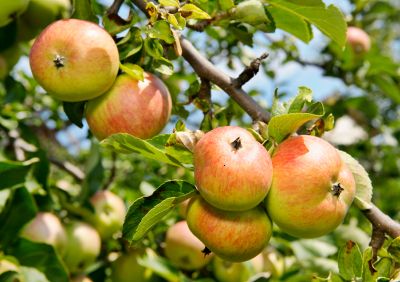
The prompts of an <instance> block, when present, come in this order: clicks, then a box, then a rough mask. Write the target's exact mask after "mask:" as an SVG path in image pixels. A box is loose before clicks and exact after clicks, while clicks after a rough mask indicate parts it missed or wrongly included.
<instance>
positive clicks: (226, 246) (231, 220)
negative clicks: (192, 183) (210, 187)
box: [186, 197, 272, 262]
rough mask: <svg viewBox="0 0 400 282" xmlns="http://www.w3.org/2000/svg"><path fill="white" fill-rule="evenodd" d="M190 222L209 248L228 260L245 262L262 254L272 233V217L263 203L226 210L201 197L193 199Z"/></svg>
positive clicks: (189, 213) (188, 214) (190, 207)
mask: <svg viewBox="0 0 400 282" xmlns="http://www.w3.org/2000/svg"><path fill="white" fill-rule="evenodd" d="M186 220H187V223H188V225H189V228H190V230H191V231H192V232H193V234H194V235H195V236H196V237H197V238H199V239H200V241H202V242H203V243H204V244H205V245H206V247H207V248H208V249H210V250H211V251H212V252H214V253H215V254H216V255H217V256H219V257H221V258H222V259H224V260H227V261H233V262H241V261H246V260H249V259H251V258H253V257H255V256H256V255H258V254H259V253H260V252H261V251H262V250H263V249H264V247H265V246H266V245H267V244H268V241H269V239H270V237H271V233H272V227H271V221H270V220H269V218H268V216H267V214H266V213H265V211H264V210H263V209H262V208H261V207H256V208H253V209H251V210H247V211H240V212H232V211H222V210H219V209H217V208H214V207H213V206H211V205H209V204H208V203H207V202H206V201H205V200H204V199H202V198H201V197H195V198H193V199H192V200H191V202H190V203H189V207H188V211H187V218H186Z"/></svg>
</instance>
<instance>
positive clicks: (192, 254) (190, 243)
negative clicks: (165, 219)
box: [164, 221, 213, 270]
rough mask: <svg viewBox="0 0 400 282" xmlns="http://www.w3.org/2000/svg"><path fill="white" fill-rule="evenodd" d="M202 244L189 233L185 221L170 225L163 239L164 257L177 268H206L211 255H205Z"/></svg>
mask: <svg viewBox="0 0 400 282" xmlns="http://www.w3.org/2000/svg"><path fill="white" fill-rule="evenodd" d="M204 247H205V246H204V244H203V243H202V242H201V241H200V240H199V239H197V237H196V236H194V235H193V233H192V232H191V231H190V229H189V227H188V225H187V222H186V221H179V222H177V223H175V224H174V225H172V226H171V227H170V228H169V229H168V231H167V234H166V237H165V249H164V251H165V256H166V257H167V258H168V259H169V261H170V262H171V263H172V264H173V265H175V266H176V267H178V268H182V269H185V270H197V269H201V268H203V267H204V266H206V265H207V264H208V263H209V262H210V260H211V258H212V257H213V255H212V254H207V255H205V254H204V253H203V252H202V251H203V250H204Z"/></svg>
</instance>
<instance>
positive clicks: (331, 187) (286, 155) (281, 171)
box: [266, 135, 355, 238]
mask: <svg viewBox="0 0 400 282" xmlns="http://www.w3.org/2000/svg"><path fill="white" fill-rule="evenodd" d="M272 164H273V166H274V176H273V180H272V186H271V190H270V192H269V193H268V196H267V199H266V208H267V211H268V214H269V216H270V217H271V219H272V221H273V222H275V223H276V224H277V225H278V226H279V227H280V229H281V230H282V231H284V232H286V233H288V234H290V235H292V236H295V237H300V238H314V237H319V236H322V235H324V234H327V233H329V232H331V231H333V230H334V229H335V228H336V227H337V226H338V225H339V224H340V223H341V222H342V221H343V219H344V217H345V215H346V213H347V210H348V209H349V207H350V205H351V203H352V201H353V199H354V196H355V181H354V177H353V175H352V173H351V171H350V170H349V169H348V168H347V166H346V165H345V164H344V162H343V161H342V159H341V157H340V155H339V153H338V151H337V150H336V149H335V148H334V147H333V146H332V145H331V144H329V143H328V142H326V141H325V140H323V139H321V138H318V137H314V136H309V135H300V136H295V137H290V138H289V139H287V140H285V141H284V142H282V143H281V144H279V146H278V147H277V149H276V151H275V154H274V155H273V157H272Z"/></svg>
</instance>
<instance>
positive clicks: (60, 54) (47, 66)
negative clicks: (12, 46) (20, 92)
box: [29, 19, 119, 102]
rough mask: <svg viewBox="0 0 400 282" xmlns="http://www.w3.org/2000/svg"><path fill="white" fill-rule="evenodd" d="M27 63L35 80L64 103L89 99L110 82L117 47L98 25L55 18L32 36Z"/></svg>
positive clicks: (104, 89) (115, 60)
mask: <svg viewBox="0 0 400 282" xmlns="http://www.w3.org/2000/svg"><path fill="white" fill-rule="evenodd" d="M29 63H30V66H31V70H32V74H33V76H34V78H35V79H36V80H37V82H38V83H39V84H40V85H41V86H42V87H43V88H44V89H45V90H46V91H47V92H49V94H50V95H52V96H53V97H55V98H57V99H59V100H61V101H68V102H77V101H85V100H89V99H93V98H95V97H97V96H99V95H101V94H103V93H104V92H106V91H107V90H108V89H109V88H110V87H111V86H112V84H113V83H114V80H115V78H116V76H117V73H118V68H119V55H118V49H117V46H116V45H115V43H114V41H113V39H112V38H111V36H110V35H109V34H108V33H107V32H106V31H105V30H104V29H102V28H101V27H99V26H98V25H96V24H94V23H91V22H88V21H83V20H78V19H67V20H59V21H56V22H54V23H52V24H51V25H49V26H48V27H47V28H46V29H45V30H43V31H42V33H41V34H40V35H39V36H38V37H37V38H36V40H35V42H34V44H33V46H32V49H31V52H30V55H29Z"/></svg>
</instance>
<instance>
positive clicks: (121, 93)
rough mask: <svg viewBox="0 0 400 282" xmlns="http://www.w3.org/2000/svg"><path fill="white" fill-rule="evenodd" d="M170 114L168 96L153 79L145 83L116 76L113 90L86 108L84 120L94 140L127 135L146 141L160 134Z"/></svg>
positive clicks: (145, 80)
mask: <svg viewBox="0 0 400 282" xmlns="http://www.w3.org/2000/svg"><path fill="white" fill-rule="evenodd" d="M170 114H171V96H170V94H169V92H168V89H167V87H166V86H165V85H164V83H163V82H162V81H161V80H160V79H159V78H158V77H156V76H155V75H153V74H150V73H145V74H144V81H138V80H136V79H134V78H132V77H130V76H129V75H126V74H123V75H120V76H118V78H117V79H116V81H115V84H114V85H113V87H112V88H111V89H110V90H109V91H108V92H107V93H105V94H104V95H102V96H100V97H98V98H97V99H94V100H91V101H89V102H88V103H87V106H86V120H87V122H88V124H89V128H90V130H91V132H92V133H93V135H94V136H96V137H97V139H99V140H102V139H104V138H106V137H108V136H110V135H111V134H114V133H129V134H131V135H134V136H136V137H138V138H142V139H147V138H151V137H153V136H154V135H156V134H157V133H159V132H160V131H161V130H162V129H163V128H164V126H165V125H166V124H167V122H168V120H169V116H170Z"/></svg>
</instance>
